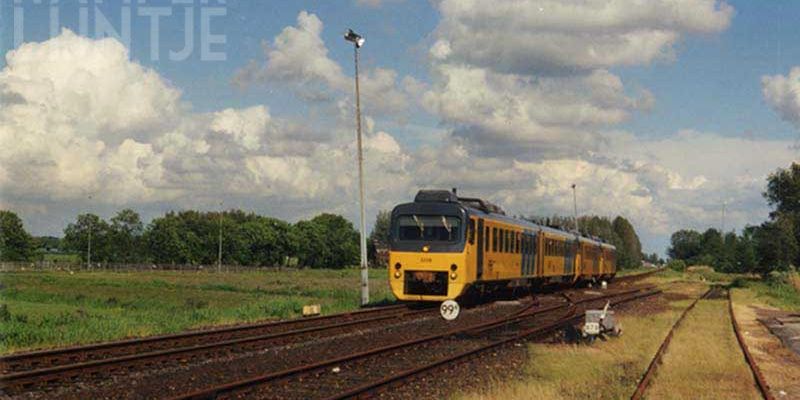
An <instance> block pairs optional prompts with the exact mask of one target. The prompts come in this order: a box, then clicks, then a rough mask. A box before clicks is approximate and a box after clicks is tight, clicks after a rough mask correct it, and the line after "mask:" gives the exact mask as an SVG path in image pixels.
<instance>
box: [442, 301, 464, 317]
mask: <svg viewBox="0 0 800 400" xmlns="http://www.w3.org/2000/svg"><path fill="white" fill-rule="evenodd" d="M460 312H461V307H460V306H459V305H458V303H456V301H455V300H445V301H444V302H442V305H441V306H439V313H441V314H442V318H444V319H446V320H448V321H452V320H454V319H456V318H458V313H460Z"/></svg>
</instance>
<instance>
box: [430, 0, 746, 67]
mask: <svg viewBox="0 0 800 400" xmlns="http://www.w3.org/2000/svg"><path fill="white" fill-rule="evenodd" d="M439 9H440V10H441V13H442V20H441V22H440V24H439V27H438V28H437V32H436V36H437V41H436V43H435V44H434V45H433V47H432V49H431V53H432V55H433V56H434V58H436V59H437V60H440V61H444V62H457V63H467V64H471V65H475V66H479V67H483V68H490V69H493V70H495V71H499V72H505V73H521V74H533V73H537V74H541V73H543V72H549V73H556V74H562V73H564V71H565V70H592V69H596V68H608V67H611V66H616V65H637V64H644V63H649V62H652V61H653V60H656V59H658V58H663V57H669V56H670V54H671V52H672V46H673V44H674V43H675V42H676V40H677V39H678V38H680V36H681V35H682V34H683V33H713V32H719V31H722V30H724V29H725V28H727V26H728V24H729V23H730V19H731V17H732V16H733V8H732V7H730V6H729V5H727V4H725V3H721V2H718V1H717V0H658V1H648V2H640V1H636V0H613V1H598V0H591V1H581V2H563V1H557V0H552V1H538V0H537V1H531V0H517V1H505V2H502V3H497V2H493V1H489V0H467V1H462V0H443V1H441V2H440V3H439Z"/></svg>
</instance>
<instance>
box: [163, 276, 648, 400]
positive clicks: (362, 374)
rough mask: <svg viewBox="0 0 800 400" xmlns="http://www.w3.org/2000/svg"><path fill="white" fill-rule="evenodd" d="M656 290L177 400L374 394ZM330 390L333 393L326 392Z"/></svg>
mask: <svg viewBox="0 0 800 400" xmlns="http://www.w3.org/2000/svg"><path fill="white" fill-rule="evenodd" d="M659 292H660V291H659V290H656V289H654V288H653V287H647V288H637V289H628V290H618V291H614V292H609V293H606V294H602V295H584V296H578V295H573V296H571V297H570V300H571V301H569V302H564V303H562V304H555V305H550V306H546V307H539V308H536V307H533V306H529V307H526V308H524V309H523V310H520V311H519V312H517V313H514V314H512V315H508V316H504V317H500V318H494V319H491V320H489V321H482V322H479V323H473V324H469V325H466V326H460V327H456V328H452V329H448V330H445V331H442V332H438V333H435V334H432V335H427V336H423V337H417V338H414V339H411V340H406V341H399V342H397V343H393V344H390V345H387V346H381V347H376V348H372V349H368V350H365V351H361V352H355V353H350V354H345V355H341V356H339V357H334V358H329V359H325V360H320V361H317V362H314V363H309V364H304V365H300V366H297V367H294V368H290V369H285V370H281V371H275V372H271V373H268V374H263V375H259V376H253V377H250V378H247V379H242V380H239V381H235V382H230V383H225V384H222V385H216V386H213V387H209V388H206V389H202V390H198V391H194V392H190V393H186V394H182V395H179V396H176V397H174V399H216V398H281V399H291V398H298V399H310V398H330V399H340V398H348V397H353V396H358V395H362V394H365V393H372V392H375V391H377V390H380V388H382V387H385V386H386V385H389V384H392V383H394V382H397V381H403V380H408V379H413V378H414V377H415V376H417V375H419V374H421V373H424V372H426V371H429V370H431V369H434V368H436V367H438V366H441V365H445V364H449V363H452V362H457V361H459V360H463V359H466V358H468V357H470V356H472V355H475V354H479V353H481V352H483V351H486V350H489V349H492V348H496V347H498V346H502V345H504V344H507V343H510V342H513V341H519V340H522V339H524V338H527V337H531V336H536V335H540V334H545V333H548V332H552V331H554V330H556V329H558V328H560V327H562V326H565V325H566V324H569V323H572V322H574V321H576V320H578V319H580V318H582V317H583V315H582V312H581V311H582V310H583V309H585V307H588V306H589V305H590V304H592V303H597V302H604V301H605V300H612V303H614V304H618V303H621V302H625V301H632V300H635V299H638V298H642V297H646V296H652V295H654V294H656V293H659ZM319 388H327V389H328V390H329V392H320V390H319Z"/></svg>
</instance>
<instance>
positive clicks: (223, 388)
mask: <svg viewBox="0 0 800 400" xmlns="http://www.w3.org/2000/svg"><path fill="white" fill-rule="evenodd" d="M643 289H644V288H637V289H630V290H625V291H620V292H615V293H609V294H606V295H602V296H595V297H586V298H582V299H577V300H573V303H565V304H562V305H553V306H549V307H545V308H543V309H538V310H529V311H525V310H521V311H520V312H517V313H515V314H517V315H511V316H505V317H500V318H495V319H493V320H491V321H487V322H481V323H477V324H473V325H470V326H467V327H459V328H454V329H450V330H447V331H445V332H440V333H436V334H432V335H427V336H424V337H421V338H416V339H411V340H407V341H404V342H400V343H395V344H391V345H387V346H382V347H378V348H374V349H370V350H366V351H362V352H358V353H353V354H348V355H345V356H341V357H336V358H332V359H328V360H323V361H319V362H315V363H311V364H306V365H301V366H298V367H294V368H290V369H286V370H282V371H276V372H272V373H268V374H264V375H260V376H255V377H251V378H247V379H242V380H239V381H235V382H231V383H227V384H223V385H218V386H214V387H211V388H208V389H201V390H197V391H194V392H191V393H188V394H184V395H180V396H176V397H173V398H172V399H173V400H178V399H193V400H195V399H214V398H217V397H218V396H220V395H221V394H224V393H227V392H233V391H236V390H240V389H245V388H248V387H252V386H256V385H259V384H263V383H266V382H269V381H274V380H276V379H280V378H284V377H288V376H291V375H296V374H300V373H303V372H307V371H311V370H315V369H318V368H323V367H327V366H331V365H334V364H339V363H342V362H347V361H352V360H356V359H361V358H364V357H368V356H372V355H376V354H380V353H385V352H389V351H392V350H395V349H399V348H403V347H409V346H414V345H418V344H421V343H425V342H431V341H435V340H438V339H443V338H447V337H450V336H453V335H456V334H459V333H465V332H472V331H475V330H485V329H488V328H493V327H498V326H502V325H506V324H508V323H513V322H516V321H521V320H524V319H527V318H530V317H532V316H535V315H539V314H542V313H545V312H550V311H554V310H558V309H565V308H570V307H574V305H575V304H579V303H587V302H592V301H598V300H603V299H606V298H609V297H615V296H621V295H626V294H630V293H634V292H640V291H642V290H643ZM647 289H652V288H647ZM529 307H530V306H529Z"/></svg>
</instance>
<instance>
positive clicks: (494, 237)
mask: <svg viewBox="0 0 800 400" xmlns="http://www.w3.org/2000/svg"><path fill="white" fill-rule="evenodd" d="M492 251H493V252H497V228H492Z"/></svg>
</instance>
